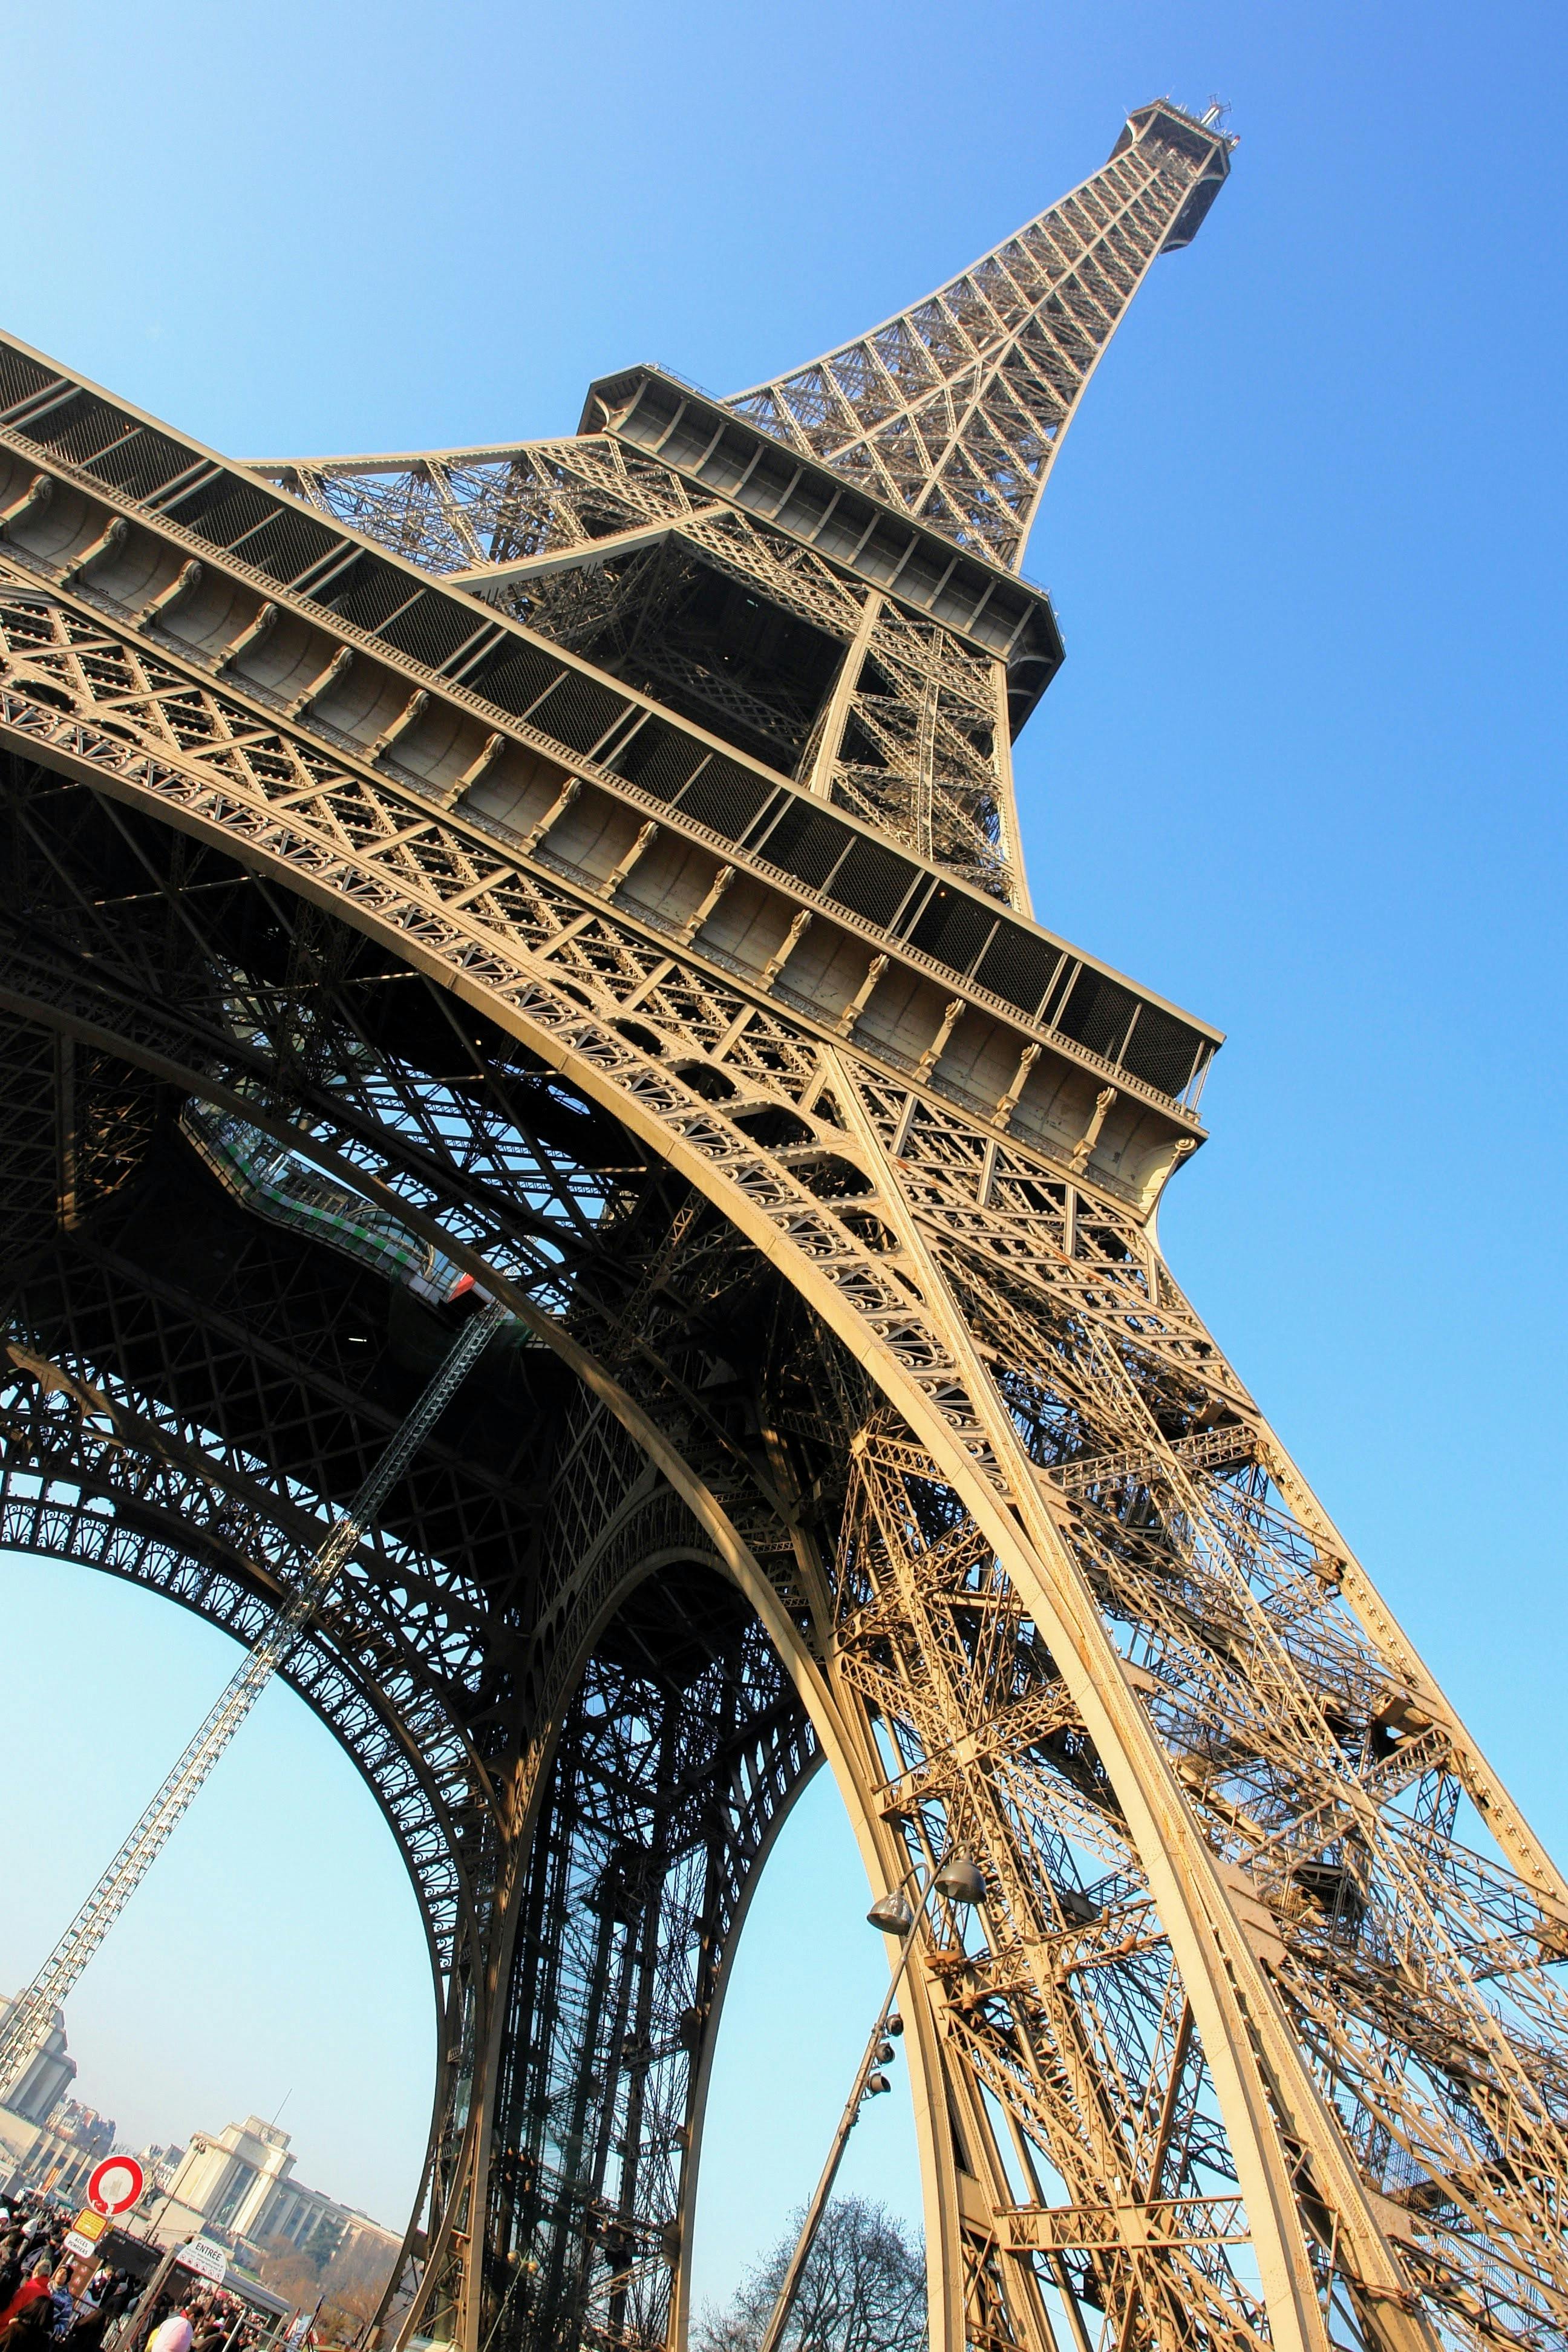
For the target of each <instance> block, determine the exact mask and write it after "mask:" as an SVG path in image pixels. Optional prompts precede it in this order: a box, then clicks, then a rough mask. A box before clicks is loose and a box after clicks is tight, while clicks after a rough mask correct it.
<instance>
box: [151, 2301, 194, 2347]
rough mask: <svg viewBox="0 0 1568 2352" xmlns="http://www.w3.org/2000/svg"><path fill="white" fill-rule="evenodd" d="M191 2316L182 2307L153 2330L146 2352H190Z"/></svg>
mask: <svg viewBox="0 0 1568 2352" xmlns="http://www.w3.org/2000/svg"><path fill="white" fill-rule="evenodd" d="M192 2332H193V2331H192V2328H191V2315H190V2313H189V2312H188V2311H187V2310H186V2309H185V2308H184V2305H181V2306H180V2307H179V2309H178V2310H175V2311H172V2312H171V2313H170V2314H169V2316H168V2317H167V2319H165V2320H163V2322H162V2323H161V2324H160V2325H159V2326H157V2327H155V2328H154V2329H153V2333H152V2335H151V2336H149V2337H148V2339H147V2352H191V2336H192Z"/></svg>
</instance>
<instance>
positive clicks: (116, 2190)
mask: <svg viewBox="0 0 1568 2352" xmlns="http://www.w3.org/2000/svg"><path fill="white" fill-rule="evenodd" d="M146 2185H147V2176H146V2174H145V2173H144V2172H143V2171H142V2167H141V2166H140V2165H139V2164H138V2163H137V2161H136V2158H134V2157H133V2156H106V2157H105V2158H104V2159H103V2162H102V2163H101V2164H100V2165H98V2166H96V2167H95V2168H94V2169H93V2171H92V2173H91V2175H90V2176H89V2180H88V2184H87V2201H88V2203H89V2205H90V2206H91V2207H92V2210H93V2211H94V2212H95V2213H108V2214H110V2215H113V2214H115V2213H129V2212H130V2210H131V2208H132V2205H134V2204H135V2202H136V2200H137V2199H138V2197H140V2196H141V2194H142V2189H144V2188H145V2187H146Z"/></svg>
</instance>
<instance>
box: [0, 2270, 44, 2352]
mask: <svg viewBox="0 0 1568 2352" xmlns="http://www.w3.org/2000/svg"><path fill="white" fill-rule="evenodd" d="M29 2288H31V2290H32V2292H31V2293H30V2294H29V2293H28V2289H29ZM54 2324H55V2305H54V2297H53V2296H52V2295H51V2294H50V2293H49V2272H48V2264H47V2263H37V2264H36V2265H35V2267H34V2269H33V2272H32V2274H31V2276H30V2277H27V2278H25V2279H24V2280H23V2282H22V2284H21V2285H20V2286H19V2287H18V2288H17V2290H16V2294H14V2295H13V2296H12V2298H11V2305H10V2309H9V2310H8V2311H6V2312H5V2313H4V2314H0V2352H44V2347H47V2344H48V2343H49V2340H50V2331H51V2330H52V2328H53V2326H54Z"/></svg>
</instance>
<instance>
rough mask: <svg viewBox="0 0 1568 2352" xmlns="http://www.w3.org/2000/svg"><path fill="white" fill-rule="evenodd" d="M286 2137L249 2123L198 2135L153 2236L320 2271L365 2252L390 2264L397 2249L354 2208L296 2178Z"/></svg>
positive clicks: (253, 2119) (252, 2119)
mask: <svg viewBox="0 0 1568 2352" xmlns="http://www.w3.org/2000/svg"><path fill="white" fill-rule="evenodd" d="M293 2169H294V2158H293V2157H292V2156H291V2155H290V2153H289V2135H288V2133H287V2132H286V2131H280V2130H279V2127H278V2126H277V2125H276V2124H269V2123H263V2121H262V2120H261V2118H260V2116H247V2117H246V2119H245V2121H244V2123H242V2124H226V2125H225V2126H224V2128H223V2130H222V2131H221V2132H196V2133H195V2134H194V2135H193V2137H192V2139H191V2143H190V2146H189V2147H188V2148H187V2149H186V2150H185V2153H184V2158H183V2159H182V2161H181V2162H180V2163H179V2165H178V2166H177V2167H176V2168H175V2170H174V2175H173V2177H172V2179H170V2181H169V2185H168V2189H167V2192H166V2195H165V2198H164V2200H163V2203H162V2205H161V2206H160V2207H159V2208H158V2210H157V2213H156V2217H155V2220H154V2222H153V2235H154V2237H156V2238H157V2239H158V2241H159V2242H160V2243H161V2244H163V2245H177V2244H178V2243H179V2242H181V2241H182V2240H183V2239H185V2238H188V2237H192V2236H195V2235H200V2236H202V2237H206V2238H213V2239H216V2241H217V2242H219V2243H220V2244H222V2245H226V2246H227V2247H229V2248H230V2249H231V2250H232V2251H233V2252H237V2253H241V2254H243V2255H244V2256H246V2257H250V2258H254V2256H256V2255H258V2254H259V2253H262V2252H266V2251H267V2250H268V2248H271V2249H273V2250H276V2249H277V2248H278V2247H279V2245H280V2244H281V2245H286V2246H289V2247H292V2248H293V2249H294V2250H295V2251H296V2252H300V2253H302V2254H305V2255H307V2256H308V2257H310V2259H312V2260H314V2261H318V2262H321V2263H326V2262H329V2261H331V2259H332V2258H333V2257H334V2256H335V2255H337V2254H340V2253H342V2252H345V2251H346V2250H348V2249H350V2248H354V2247H358V2246H360V2245H363V2246H364V2247H365V2249H366V2251H367V2252H374V2254H375V2255H376V2256H377V2257H378V2258H379V2259H380V2260H382V2261H383V2262H384V2263H386V2264H390V2263H391V2262H392V2261H393V2260H394V2258H395V2255H396V2253H397V2252H398V2249H399V2247H400V2245H401V2243H402V2241H401V2240H400V2239H399V2238H397V2237H396V2236H395V2235H394V2233H393V2232H392V2231H390V2230H384V2229H382V2228H381V2226H380V2224H379V2223H378V2222H375V2221H371V2220H369V2219H368V2217H367V2216H366V2215H364V2214H363V2213H358V2212H355V2211H354V2210H353V2207H351V2206H347V2205H340V2204H339V2203H338V2202H337V2201H336V2200H335V2199H333V2198H331V2197H326V2196H323V2195H322V2193H321V2190H320V2189H308V2188H307V2187H306V2186H305V2184H304V2182H303V2181H301V2180H296V2179H294V2178H293Z"/></svg>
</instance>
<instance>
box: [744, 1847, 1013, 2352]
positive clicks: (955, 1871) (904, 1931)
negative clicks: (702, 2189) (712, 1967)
mask: <svg viewBox="0 0 1568 2352" xmlns="http://www.w3.org/2000/svg"><path fill="white" fill-rule="evenodd" d="M932 1895H946V1896H947V1898H948V1901H949V1902H950V1903H963V1904H965V1905H973V1904H977V1903H984V1900H985V1881H984V1878H983V1877H982V1876H981V1874H980V1873H979V1871H978V1870H977V1869H976V1868H975V1865H974V1864H973V1863H972V1862H971V1861H969V1860H968V1859H967V1858H966V1857H965V1856H964V1855H963V1854H957V1853H953V1854H950V1855H949V1856H948V1858H947V1860H946V1861H945V1862H944V1863H943V1864H942V1866H941V1868H940V1869H939V1870H937V1871H935V1872H934V1873H933V1874H932V1876H931V1880H930V1881H929V1883H928V1885H927V1886H926V1888H925V1891H924V1893H923V1894H922V1895H921V1899H920V1901H919V1903H918V1904H916V1905H915V1906H913V1907H912V1908H911V1907H910V1901H909V1898H908V1896H907V1895H904V1894H903V1892H902V1891H901V1889H900V1888H897V1887H895V1888H894V1889H893V1890H892V1891H891V1892H890V1893H889V1894H887V1895H879V1896H878V1897H877V1900H876V1901H875V1903H873V1904H872V1906H871V1908H870V1909H869V1911H868V1912H867V1914H866V1917H867V1919H868V1922H869V1924H870V1925H871V1926H872V1927H879V1928H880V1929H881V1930H882V1933H883V1934H884V1935H885V1936H897V1937H899V1938H900V1942H899V1949H898V1955H897V1958H895V1959H894V1962H893V1972H892V1976H891V1978H890V1979H889V1985H888V1992H887V1998H886V1999H885V2000H884V2001H883V2003H882V2006H881V2008H880V2009H879V2011H877V2021H876V2023H875V2025H873V2026H872V2028H871V2032H870V2037H869V2039H868V2042H867V2043H866V2049H865V2054H864V2055H863V2057H862V2058H861V2061H860V2063H859V2066H858V2069H857V2070H856V2074H855V2080H854V2083H853V2084H852V2085H851V2087H850V2092H849V2096H848V2098H847V2100H846V2101H845V2105H844V2113H843V2114H842V2115H841V2116H839V2118H838V2128H837V2131H836V2132H835V2133H834V2135H833V2144H832V2146H831V2147H829V2149H828V2151H827V2161H826V2164H825V2165H824V2166H823V2168H822V2178H821V2179H819V2180H818V2182H817V2184H816V2193H815V2195H814V2196H813V2198H812V2200H811V2202H810V2204H809V2205H808V2206H807V2207H806V2209H805V2221H803V2222H802V2223H801V2225H800V2235H799V2237H798V2238H797V2239H796V2240H795V2252H794V2253H793V2254H791V2256H790V2258H789V2267H788V2269H787V2270H786V2271H785V2273H784V2281H783V2284H781V2286H780V2288H779V2291H778V2297H777V2300H776V2301H775V2303H774V2305H773V2310H772V2312H771V2313H770V2314H769V2316H768V2324H767V2326H766V2328H765V2329H764V2331H763V2340H762V2343H761V2344H760V2345H759V2347H757V2352H779V2347H780V2345H781V2344H782V2343H783V2341H784V2329H785V2328H786V2327H787V2326H789V2315H790V2313H791V2312H792V2311H793V2310H794V2309H795V2298H796V2296H797V2295H798V2294H799V2293H800V2283H801V2281H802V2279H803V2278H804V2277H805V2265H806V2263H807V2261H808V2260H809V2258H810V2254H811V2250H812V2247H813V2246H814V2245H815V2244H816V2233H817V2231H818V2230H819V2229H820V2228H821V2226H822V2217H823V2215H824V2213H825V2212H826V2210H827V2200H828V2198H829V2197H830V2196H831V2195H832V2193H833V2183H834V2181H835V2180H836V2179H837V2175H838V2167H839V2165H840V2163H841V2162H842V2161H843V2157H844V2151H845V2148H846V2147H847V2146H848V2144H849V2135H850V2133H851V2132H852V2131H853V2130H854V2128H855V2125H856V2122H857V2120H858V2116H859V2113H860V2108H861V2105H862V2103H863V2102H864V2101H865V2100H867V2099H868V2098H875V2097H876V2095H877V2094H878V2093H879V2092H880V2091H885V2090H887V2089H888V2087H889V2084H888V2078H887V2076H886V2075H885V2074H879V2073H878V2072H877V2069H878V2067H879V2065H881V2064H883V2063H885V2062H886V2061H887V2060H888V2059H889V2058H890V2057H891V2056H892V2054H893V2053H892V2047H891V2044H890V2043H889V2041H888V2039H887V2036H888V2034H889V2031H890V2032H901V2031H902V2028H901V2027H900V2025H898V2024H897V2023H896V2022H894V2021H893V2002H894V2000H895V1998H896V1997H897V1994H898V1990H899V1986H900V1983H901V1982H902V1980H903V1974H904V1970H905V1969H906V1967H907V1966H908V1965H909V1958H910V1953H911V1952H912V1951H913V1950H914V1948H915V1938H916V1937H918V1936H919V1934H920V1931H921V1921H922V1920H923V1919H924V1917H925V1915H926V1906H927V1905H928V1904H929V1903H930V1901H931V1896H932Z"/></svg>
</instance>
